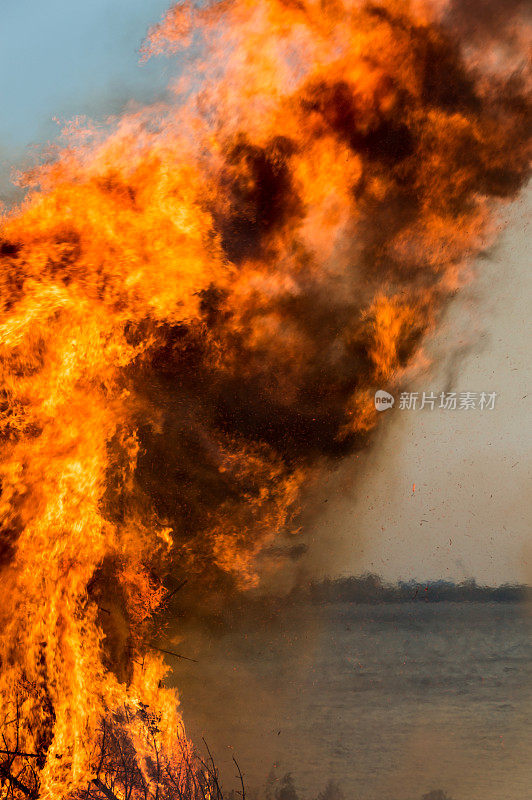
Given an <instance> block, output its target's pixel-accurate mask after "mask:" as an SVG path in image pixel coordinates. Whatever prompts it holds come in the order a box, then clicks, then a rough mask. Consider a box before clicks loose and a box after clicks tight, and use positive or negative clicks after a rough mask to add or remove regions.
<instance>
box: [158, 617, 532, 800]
mask: <svg viewBox="0 0 532 800" xmlns="http://www.w3.org/2000/svg"><path fill="white" fill-rule="evenodd" d="M530 630H531V628H530V620H529V617H528V614H527V611H526V609H525V608H524V607H522V606H518V605H513V604H496V603H479V604H476V603H437V604H428V603H423V602H416V603H411V604H401V605H380V606H360V605H354V604H336V605H327V606H312V607H305V608H298V609H294V608H290V609H287V610H286V611H285V612H284V613H282V614H278V615H277V616H276V618H274V619H271V620H268V621H264V620H263V621H262V622H261V623H260V624H257V623H256V622H255V623H253V624H252V623H250V622H248V623H242V622H240V623H239V624H238V625H235V626H234V628H232V629H231V631H230V632H229V633H226V634H224V635H221V636H203V637H200V638H199V639H198V637H191V638H190V641H187V642H186V644H187V646H188V647H189V651H188V652H190V654H191V655H195V656H196V657H197V658H198V660H199V663H198V664H196V665H195V664H188V663H187V664H185V662H180V663H179V664H178V665H177V666H175V667H174V673H173V676H172V677H173V682H175V685H177V686H178V687H179V688H180V691H181V697H182V706H183V713H184V715H185V721H186V724H187V728H188V732H189V734H190V735H191V736H192V738H193V739H194V741H196V742H200V743H201V738H202V737H205V739H206V740H207V742H208V744H209V746H210V747H211V749H212V750H213V752H214V754H215V756H216V759H217V761H218V763H219V765H220V767H221V770H222V774H223V776H224V778H225V783H226V785H228V786H230V787H231V786H236V783H235V781H234V774H235V768H234V765H233V764H232V756H233V755H235V756H236V758H237V760H238V762H239V764H240V766H241V768H242V771H243V772H244V773H245V776H246V782H247V784H248V787H249V793H250V797H254V796H259V797H261V796H263V795H264V793H265V785H266V780H267V777H268V775H270V781H271V780H274V781H275V780H276V779H277V780H279V779H281V778H282V776H283V775H284V774H285V773H287V772H290V773H292V776H293V779H294V783H295V785H296V786H297V788H298V792H299V796H300V797H301V798H309V800H310V798H315V797H316V796H317V795H318V793H319V792H320V791H321V790H323V788H324V786H325V784H326V783H327V781H328V780H329V779H333V780H335V781H336V782H337V783H338V784H339V785H340V786H341V788H342V790H343V792H344V795H345V797H346V800H421V797H422V796H423V795H424V794H427V793H429V792H430V791H433V790H442V791H444V792H445V793H446V794H447V795H448V796H449V797H451V798H453V800H530V798H531V797H532V723H531V721H530V711H531V710H532V704H531V702H530V701H531V692H530V686H531V680H530V679H531V666H530V665H531V659H530V656H531V654H532V647H531V638H530ZM191 647H192V648H193V652H191V651H190V648H191ZM275 786H279V784H278V783H277V784H274V789H273V796H275Z"/></svg>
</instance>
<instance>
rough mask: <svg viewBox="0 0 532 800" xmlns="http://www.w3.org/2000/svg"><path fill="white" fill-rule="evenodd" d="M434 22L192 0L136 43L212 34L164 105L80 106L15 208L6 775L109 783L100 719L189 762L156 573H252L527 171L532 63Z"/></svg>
mask: <svg viewBox="0 0 532 800" xmlns="http://www.w3.org/2000/svg"><path fill="white" fill-rule="evenodd" d="M439 16H441V14H440V12H439V11H438V10H437V9H434V8H433V9H432V10H431V9H430V8H429V6H428V5H427V6H426V7H422V5H421V4H415V3H412V4H408V3H396V2H394V0H390V2H386V3H373V4H372V3H370V4H361V3H356V2H347V1H346V2H342V0H328V1H327V2H324V1H323V0H322V1H320V2H318V1H317V0H260V1H258V0H223V2H218V3H214V4H211V5H208V6H206V7H201V8H200V7H197V6H195V5H193V4H192V3H190V2H187V3H182V4H180V5H178V6H176V7H175V8H173V9H172V10H171V11H170V12H169V14H168V16H167V17H166V19H165V20H164V21H163V22H162V23H161V24H160V25H159V26H157V27H156V28H154V29H153V31H152V32H151V33H150V35H149V37H148V40H147V43H146V45H145V47H144V50H143V53H144V56H145V57H146V58H147V57H149V56H151V55H154V54H157V53H161V52H163V51H177V50H179V49H181V48H184V47H187V46H195V45H196V44H197V43H198V39H199V40H200V41H201V48H200V51H201V52H202V60H201V61H197V62H196V63H195V71H194V72H192V73H191V77H190V79H189V80H188V83H187V81H185V79H182V80H181V81H180V82H178V83H177V84H176V85H175V89H176V102H175V105H171V104H169V105H161V104H159V105H156V106H153V107H148V108H145V109H142V110H140V111H138V112H137V113H135V114H130V115H127V116H125V117H123V118H122V119H120V120H115V121H114V122H112V124H111V125H110V128H111V129H110V130H107V131H106V133H105V134H103V133H102V131H101V130H96V131H91V130H76V128H75V126H74V127H73V128H72V130H70V131H69V137H70V141H69V142H68V143H67V145H66V146H65V147H64V149H63V150H62V151H60V152H59V154H58V157H57V159H56V160H54V162H53V163H50V164H48V165H45V166H43V167H41V168H40V169H38V170H36V171H35V172H34V173H33V174H31V175H27V176H26V181H27V185H28V186H30V185H33V186H34V188H33V190H32V191H30V192H29V194H28V197H27V199H26V200H25V202H24V203H23V204H22V205H21V206H20V207H19V208H17V209H14V210H13V211H11V212H10V213H8V214H6V215H5V217H4V219H3V221H2V226H1V230H0V237H1V239H0V265H1V266H0V280H1V286H2V310H1V317H0V369H1V378H2V387H3V388H2V404H1V412H2V414H1V417H0V432H1V437H2V445H3V449H2V457H1V463H0V480H1V488H2V494H1V499H0V508H1V519H2V526H3V527H2V540H1V546H0V568H1V570H2V581H3V585H4V587H5V593H4V597H5V600H4V604H3V607H2V611H1V612H0V623H1V625H2V639H1V645H0V660H1V666H2V670H1V678H0V696H1V697H2V713H3V714H4V720H3V722H4V728H5V730H6V731H7V734H6V735H7V737H8V739H9V740H8V746H7V750H8V751H9V752H12V753H15V755H14V757H13V758H12V759H11V761H10V762H9V766H8V767H6V766H5V763H4V766H3V767H0V783H1V782H2V781H3V782H4V785H6V786H7V785H9V787H10V791H12V795H9V796H15V797H21V798H22V797H25V796H28V791H29V792H33V794H30V796H34V797H39V798H42V800H52V799H53V800H56V798H63V797H65V798H67V797H68V798H74V797H81V796H87V797H88V796H89V795H88V794H87V795H82V794H81V792H82V791H83V790H84V787H86V786H87V784H89V785H92V787H93V790H94V792H95V793H94V795H90V796H104V795H103V794H102V795H98V794H97V791H98V786H99V785H100V784H98V782H97V781H98V780H99V779H98V778H97V774H98V759H99V752H100V751H99V747H100V746H101V742H102V736H103V735H104V734H102V730H106V728H105V725H106V724H111V723H112V724H114V725H119V726H120V727H121V729H122V731H124V732H125V734H124V735H126V736H127V740H128V742H129V743H130V745H131V747H132V748H133V751H134V753H135V754H136V755H135V759H136V762H135V763H136V764H137V766H138V769H139V770H140V773H141V775H142V776H143V777H142V780H143V781H144V782H145V784H144V785H145V787H146V786H147V787H148V789H149V791H150V792H151V791H152V789H151V788H150V787H154V786H155V783H154V781H155V780H156V779H155V778H154V772H153V770H154V767H153V763H154V762H153V741H154V736H155V734H154V731H155V730H156V732H157V747H158V748H160V750H159V751H158V752H160V753H161V754H164V759H165V762H166V763H167V764H172V765H173V767H175V769H179V768H180V765H181V767H182V766H183V764H185V765H186V764H188V763H189V759H190V749H189V745H188V743H187V742H186V740H185V739H183V737H182V736H177V735H176V732H178V731H180V730H182V723H181V718H180V716H179V712H178V710H177V698H176V697H175V695H174V694H173V693H172V692H170V691H169V690H166V689H164V688H161V687H162V685H163V681H164V676H165V672H166V668H165V666H164V663H163V659H162V656H161V655H160V654H157V653H156V652H153V651H150V650H149V649H148V646H147V643H148V642H149V640H150V636H151V635H152V632H153V615H154V613H155V612H156V611H157V609H158V608H160V606H161V603H162V602H163V600H164V598H165V594H166V590H165V588H164V584H163V582H162V581H161V579H160V577H158V576H161V575H164V574H167V573H168V572H172V573H173V574H181V575H183V574H186V575H191V576H193V578H194V581H195V582H196V584H197V586H198V587H200V589H201V591H207V590H208V589H209V588H212V587H214V586H226V587H230V586H238V587H244V586H246V585H252V584H254V583H256V582H257V581H258V574H257V563H258V558H259V556H260V554H261V553H264V552H266V551H267V549H268V545H270V544H271V542H272V541H273V539H274V538H275V537H281V540H282V536H283V531H285V530H289V529H290V524H291V520H292V519H293V517H294V515H295V514H296V513H297V506H298V497H299V490H300V487H301V485H302V484H303V483H304V482H307V481H308V480H309V478H310V477H311V476H312V475H314V474H315V473H316V472H317V471H318V470H319V469H321V468H323V466H324V465H326V464H327V462H328V461H330V460H331V459H336V458H338V457H340V456H345V455H347V454H349V453H350V452H353V450H354V449H356V448H358V447H360V446H362V445H364V443H365V442H366V441H367V437H368V434H369V432H370V431H371V429H372V428H373V427H374V425H375V423H376V414H375V411H374V408H373V405H372V392H373V390H374V388H378V386H380V385H382V384H383V383H384V384H387V385H388V384H389V385H390V386H392V385H397V384H398V383H399V382H400V380H401V375H402V373H403V371H404V369H405V368H406V366H407V365H408V364H409V363H410V362H411V360H412V357H413V356H414V354H415V353H416V352H417V351H418V348H419V346H420V342H421V340H422V338H423V336H424V335H425V334H426V333H427V331H428V330H429V329H431V327H432V326H433V325H435V324H436V323H437V320H438V312H439V310H440V309H441V308H442V305H443V304H444V302H445V301H446V300H447V299H448V298H449V297H450V296H451V295H452V293H453V292H454V291H455V290H456V288H458V287H459V286H460V285H461V284H462V283H463V282H464V280H466V279H467V277H468V265H469V264H470V263H471V260H472V258H473V257H474V255H475V254H476V253H477V252H478V250H479V249H480V248H481V247H482V246H484V245H485V243H486V241H487V240H489V238H490V237H491V235H492V228H491V223H490V219H491V211H492V208H493V206H494V203H495V202H496V201H497V200H500V199H505V198H511V197H513V196H515V194H516V192H517V191H518V190H519V188H520V187H521V186H522V185H523V183H524V182H525V180H526V178H527V176H528V168H529V156H530V149H529V147H530V142H529V138H528V134H527V120H528V118H529V117H528V113H529V99H528V88H527V87H528V83H527V81H528V78H527V76H526V75H525V74H524V73H523V72H521V75H520V76H516V75H515V74H514V75H512V76H510V77H508V76H506V77H504V76H503V75H502V74H501V71H500V70H498V71H497V73H496V75H495V76H494V77H493V76H492V77H491V78H490V79H487V76H486V74H485V72H482V71H481V70H480V68H479V69H475V67H474V66H473V65H472V61H473V56H471V53H470V54H468V62H467V63H466V61H465V59H464V56H463V55H462V53H461V50H460V46H459V44H458V43H457V41H456V39H455V38H453V37H452V36H451V35H450V34H449V33H448V32H446V29H445V28H444V27H443V26H442V24H441V23H440V22H438V18H439ZM485 68H486V67H485V65H484V69H485ZM198 76H199V77H198ZM198 86H199V88H198ZM148 708H149V713H148V712H147V711H146V709H148ZM13 720H16V725H14V724H13ZM106 720H107V721H109V720H111V723H109V722H107V723H106ZM0 723H2V720H1V719H0ZM15 730H16V733H15ZM15 736H16V741H15V739H14V738H13V737H15ZM9 737H11V738H9ZM19 753H30V754H35V755H36V756H37V758H36V761H35V762H34V768H33V770H31V769H30V767H29V766H28V764H29V762H28V761H27V760H25V759H24V757H23V756H22V755H19ZM161 757H162V756H161ZM0 763H1V762H0ZM101 767H102V764H101V763H100V768H101ZM2 769H3V772H2V771H1V770H2ZM6 770H8V771H7V772H6ZM16 776H18V777H16ZM17 781H18V783H17ZM91 782H92V783H91ZM21 787H22V788H21ZM28 787H30V788H28ZM116 791H118V790H116ZM135 792H136V793H135ZM4 796H6V797H7V796H8V795H2V797H4ZM115 796H117V797H118V796H120V797H122V795H115ZM124 796H125V795H124ZM128 796H129V797H131V798H134V800H136V798H137V797H138V798H140V797H141V796H142V797H145V796H149V797H155V796H163V795H161V794H159V795H156V794H155V788H153V792H152V793H151V794H148V795H146V794H142V795H141V793H140V789H139V790H138V792H137V790H136V789H135V790H132V794H130V795H128ZM166 796H168V797H170V796H173V795H170V794H167V795H164V797H166Z"/></svg>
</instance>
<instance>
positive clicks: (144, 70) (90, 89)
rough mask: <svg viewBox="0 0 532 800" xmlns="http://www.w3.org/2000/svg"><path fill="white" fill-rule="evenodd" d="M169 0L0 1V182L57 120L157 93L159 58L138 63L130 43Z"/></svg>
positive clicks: (162, 79) (162, 78)
mask: <svg viewBox="0 0 532 800" xmlns="http://www.w3.org/2000/svg"><path fill="white" fill-rule="evenodd" d="M170 4H171V3H170V0H89V2H80V0H78V1H77V2H75V1H74V2H72V0H47V2H44V3H43V2H40V0H2V9H1V23H0V99H1V104H2V113H1V115H0V158H1V160H2V170H1V175H0V181H1V182H2V183H3V184H4V186H3V187H2V188H4V190H5V180H6V175H7V174H9V169H10V165H11V164H13V162H16V161H18V160H19V159H20V158H21V157H22V156H23V155H24V153H25V152H26V150H27V148H28V146H30V145H32V144H37V143H43V142H46V141H47V140H50V139H52V138H54V137H55V136H56V135H57V133H58V130H59V126H58V125H57V123H56V122H54V121H53V118H54V117H57V118H59V119H61V120H63V119H71V118H73V117H75V116H77V115H87V116H89V117H93V118H101V117H104V116H106V115H107V114H109V113H114V112H116V111H119V110H120V108H122V107H123V105H124V103H125V102H127V101H128V100H129V99H137V100H145V99H148V98H153V97H154V96H156V95H157V94H158V93H160V92H162V91H164V88H165V86H166V84H167V81H168V70H169V68H170V65H169V63H168V62H166V60H165V59H157V60H156V61H153V62H149V63H147V64H143V65H140V64H139V58H138V48H139V46H140V44H141V42H142V40H143V38H144V36H145V34H146V31H147V30H148V28H149V26H150V25H151V24H153V23H155V22H158V21H159V19H160V18H161V16H162V14H163V13H164V12H165V11H166V9H167V8H168V7H169V5H170Z"/></svg>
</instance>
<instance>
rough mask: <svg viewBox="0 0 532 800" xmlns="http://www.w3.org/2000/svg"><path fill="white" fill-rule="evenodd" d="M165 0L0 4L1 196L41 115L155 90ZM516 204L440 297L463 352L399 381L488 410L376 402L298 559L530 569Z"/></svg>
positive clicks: (338, 565)
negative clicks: (460, 281)
mask: <svg viewBox="0 0 532 800" xmlns="http://www.w3.org/2000/svg"><path fill="white" fill-rule="evenodd" d="M167 6H168V0H91V2H90V3H72V2H70V1H69V0H48V2H47V3H45V4H42V3H40V2H37V0H3V3H2V12H1V22H0V98H1V100H2V115H1V116H0V157H1V159H2V167H1V169H0V196H3V197H4V198H8V197H9V196H10V192H11V190H10V188H9V184H8V180H7V176H8V175H9V171H10V168H11V166H12V165H13V164H16V163H17V162H18V161H19V160H20V159H21V158H24V157H26V156H27V154H28V150H29V148H30V146H31V145H32V144H39V143H42V142H44V141H46V140H47V139H51V138H53V137H54V136H55V135H56V134H57V132H58V130H59V127H58V125H57V123H56V122H54V121H53V118H54V117H57V118H59V119H60V120H66V119H70V118H72V117H74V116H76V115H88V116H91V117H96V118H98V117H103V116H105V115H106V114H108V113H111V112H117V111H119V110H120V108H121V107H123V105H124V104H125V103H126V102H127V101H128V100H129V99H131V98H133V99H137V100H143V99H146V98H148V97H153V96H155V95H156V94H158V93H160V92H162V91H163V90H164V86H165V85H166V80H167V77H168V72H167V71H168V66H167V64H166V62H165V61H164V60H160V59H159V60H157V61H155V62H151V63H150V64H148V65H144V66H142V67H141V66H139V64H138V47H139V45H140V42H141V40H142V38H143V36H144V34H145V32H146V30H147V28H148V26H149V25H150V24H151V23H153V22H156V21H157V20H158V19H159V18H160V16H161V14H162V13H163V12H164V10H165V9H166V7H167ZM528 208H530V203H528ZM526 209H527V204H526V203H525V200H524V199H523V200H522V201H520V202H518V203H516V204H514V206H513V207H512V208H511V209H509V210H508V213H507V216H508V219H509V224H508V227H507V228H506V231H505V232H504V234H503V236H502V238H501V240H500V241H499V244H498V245H497V247H496V248H495V249H494V250H493V251H492V252H491V253H490V258H489V259H488V260H482V262H481V263H480V264H479V270H480V277H479V280H478V282H477V283H476V284H475V286H474V287H473V288H472V289H470V290H468V291H467V292H464V293H463V296H462V297H461V298H460V299H459V300H458V301H457V302H456V304H455V306H454V307H453V308H452V310H451V311H450V312H449V314H448V316H447V319H446V322H445V326H444V327H443V328H442V329H441V330H440V331H439V333H438V336H437V337H436V340H435V342H434V345H433V349H434V350H435V351H443V352H449V351H451V352H452V351H454V350H456V349H457V348H466V350H467V351H468V352H467V354H466V355H464V356H463V357H461V358H460V359H457V360H456V361H455V363H454V367H455V369H453V370H451V372H452V375H451V376H450V375H449V368H448V367H449V364H448V363H447V365H446V367H445V368H443V367H442V368H441V369H439V370H433V371H432V372H431V373H430V374H427V375H424V376H420V378H419V380H418V381H417V385H412V386H411V387H409V388H411V390H412V391H415V390H419V391H423V390H435V391H442V390H451V389H452V390H456V391H459V392H461V391H473V392H475V391H476V392H480V391H495V392H497V393H498V398H497V402H496V407H495V410H494V411H483V412H481V411H478V410H476V411H454V412H451V411H448V412H443V411H439V410H434V411H432V412H430V411H400V410H399V409H398V408H397V407H396V408H395V409H394V410H392V411H390V412H386V414H385V415H383V416H384V420H383V422H385V424H384V425H383V428H382V430H381V432H380V434H379V436H378V442H377V446H376V447H375V448H374V449H373V450H372V452H371V453H370V454H369V455H365V456H362V457H360V458H359V459H358V460H357V461H355V462H353V463H352V464H349V465H347V467H346V468H344V469H342V470H341V472H340V473H339V474H338V475H335V476H334V477H333V478H331V479H330V480H329V481H328V482H327V483H326V485H325V486H323V487H321V489H320V492H321V494H322V496H323V500H325V499H328V500H331V502H329V503H328V504H327V505H326V506H325V505H323V508H326V513H324V514H320V516H319V519H317V520H316V521H315V522H314V525H313V530H314V532H315V544H314V548H313V552H314V554H315V556H314V557H313V559H312V560H313V563H314V564H316V563H318V564H320V563H321V564H323V565H324V568H327V569H333V570H334V571H337V572H351V571H355V572H358V571H360V570H366V569H370V570H373V571H376V572H379V573H382V574H384V575H385V576H387V577H392V578H395V577H403V578H407V579H408V578H410V577H419V578H434V577H441V576H450V577H453V578H458V579H459V578H463V577H469V576H475V577H477V578H478V579H479V580H482V581H489V582H499V581H506V580H516V579H519V580H522V579H528V580H531V579H532V566H531V565H532V551H531V552H528V554H527V537H528V529H527V523H528V521H529V520H530V516H531V515H530V501H531V497H532V479H531V477H532V476H531V468H530V464H531V459H530V455H531V453H532V415H531V411H530V408H531V405H530V403H531V399H532V392H531V393H530V394H529V389H530V385H531V380H530V379H531V371H530V348H529V345H530V342H531V340H532V337H531V333H532V331H531V322H530V299H531V295H532V291H531V289H532V287H531V278H530V270H529V269H528V264H529V261H530V257H529V242H530V238H529V236H528V230H527V228H526ZM450 380H451V382H452V385H450V383H449V381H450ZM352 478H353V480H352ZM414 483H415V485H416V489H415V492H413V491H412V487H413V484H414ZM318 505H319V503H318ZM331 553H333V554H334V553H336V554H338V555H337V556H333V557H331ZM316 556H317V557H316Z"/></svg>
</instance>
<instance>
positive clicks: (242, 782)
mask: <svg viewBox="0 0 532 800" xmlns="http://www.w3.org/2000/svg"><path fill="white" fill-rule="evenodd" d="M233 761H234V762H235V766H236V768H237V770H238V777H239V778H240V785H241V786H242V800H246V790H245V788H244V777H243V775H242V770H241V769H240V766H239V764H238V761H237V760H236V758H235V757H234V756H233Z"/></svg>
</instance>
